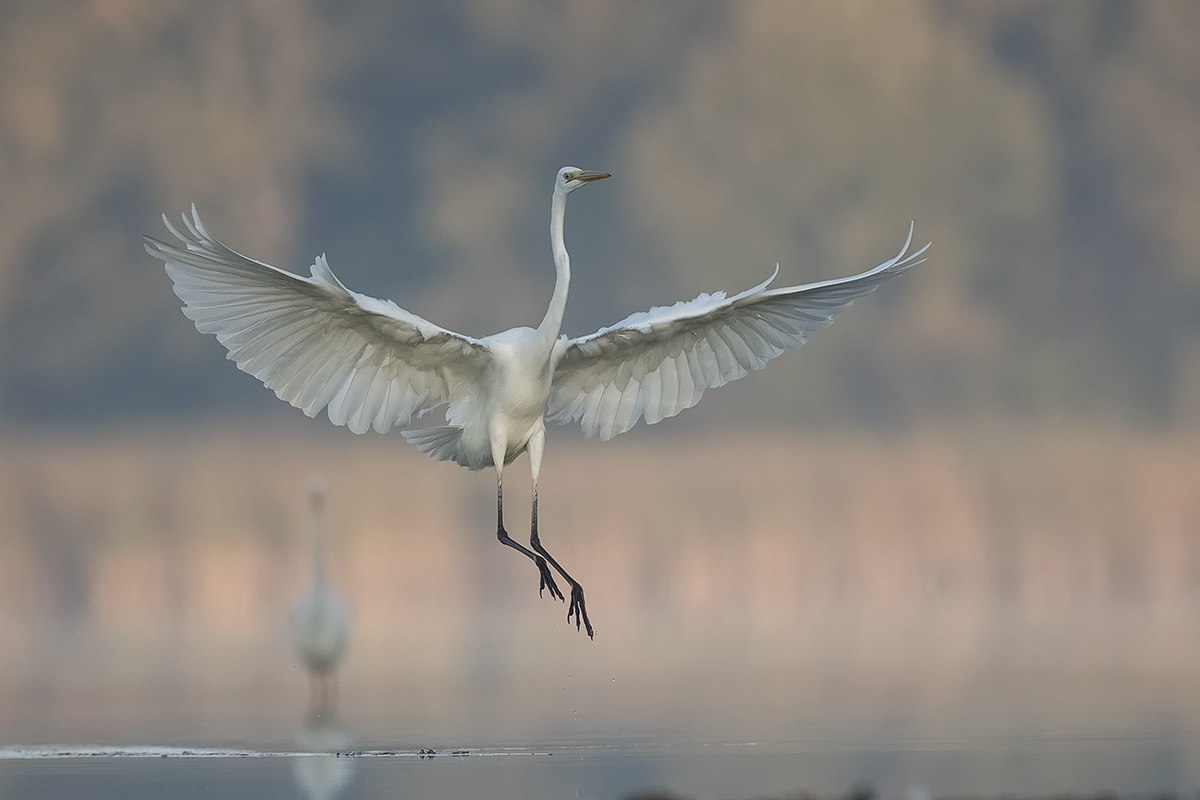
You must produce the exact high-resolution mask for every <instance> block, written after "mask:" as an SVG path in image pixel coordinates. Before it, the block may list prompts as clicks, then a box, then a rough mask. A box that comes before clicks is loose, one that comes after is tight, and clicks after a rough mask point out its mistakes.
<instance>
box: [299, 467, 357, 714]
mask: <svg viewBox="0 0 1200 800" xmlns="http://www.w3.org/2000/svg"><path fill="white" fill-rule="evenodd" d="M308 500H309V514H310V520H309V547H310V552H311V562H312V577H311V579H310V583H309V587H308V591H307V592H305V593H304V595H303V596H302V597H301V598H300V600H299V601H298V602H297V603H296V606H295V607H294V608H293V609H292V650H293V651H294V652H295V653H296V658H298V659H299V660H300V662H301V663H302V664H304V666H305V667H306V668H307V669H308V672H309V675H310V678H311V680H312V713H313V714H314V715H315V716H318V717H320V716H325V715H328V714H332V713H333V711H334V709H333V697H334V695H333V672H334V670H335V669H337V665H338V663H339V662H340V661H341V660H342V656H344V655H345V654H346V645H347V641H348V639H349V624H348V623H347V621H346V606H345V604H344V603H343V602H342V599H341V598H340V597H338V595H337V592H335V591H334V590H333V589H332V588H330V586H329V582H328V580H327V578H326V570H325V535H326V534H325V483H324V481H322V480H321V479H320V478H316V477H314V478H312V479H311V480H310V481H309V487H308Z"/></svg>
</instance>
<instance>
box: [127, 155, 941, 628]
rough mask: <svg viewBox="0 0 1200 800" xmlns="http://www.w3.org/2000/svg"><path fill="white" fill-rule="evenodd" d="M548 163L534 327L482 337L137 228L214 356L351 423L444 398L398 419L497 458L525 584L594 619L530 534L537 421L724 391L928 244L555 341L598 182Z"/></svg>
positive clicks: (188, 229)
mask: <svg viewBox="0 0 1200 800" xmlns="http://www.w3.org/2000/svg"><path fill="white" fill-rule="evenodd" d="M607 177H609V175H608V174H607V173H604V172H592V171H588V170H583V169H579V168H578V167H563V168H562V169H561V170H559V172H558V175H557V176H556V177H555V179H554V192H553V196H552V200H551V204H550V242H551V248H552V251H553V256H554V265H555V269H556V278H555V282H554V291H553V294H552V295H551V299H550V305H549V307H548V308H547V310H546V315H545V317H544V318H543V319H542V321H541V323H540V324H539V325H538V326H537V327H536V328H527V327H522V328H512V329H510V330H507V331H503V332H501V333H497V334H495V335H492V336H486V337H484V338H482V339H475V338H472V337H470V336H464V335H463V334H459V333H455V332H453V331H449V330H446V329H445V328H441V327H439V326H437V325H435V324H433V323H431V322H429V321H427V320H425V319H422V318H421V317H418V316H417V315H415V314H412V313H410V312H408V311H405V310H404V309H402V308H400V307H399V306H397V305H396V304H395V303H392V302H390V301H387V300H376V299H375V298H373V297H367V296H366V295H362V294H359V293H357V292H354V291H351V290H350V289H348V288H346V287H345V286H344V285H343V284H342V282H341V281H340V280H338V278H337V277H336V276H335V275H334V274H333V271H332V270H330V268H329V264H328V262H327V261H326V260H325V256H324V255H322V256H320V257H318V258H317V259H316V262H315V263H314V264H313V266H312V267H311V269H310V273H311V276H310V277H302V276H299V275H295V274H292V273H290V272H285V271H283V270H280V269H277V268H275V267H272V266H270V265H268V264H264V263H263V262H261V261H255V260H253V259H250V258H247V257H246V256H243V255H241V254H239V253H237V252H235V251H234V250H231V249H230V248H228V247H226V246H225V245H224V244H222V243H221V242H219V241H218V240H217V239H216V238H214V237H213V236H212V235H211V234H210V233H209V232H208V230H207V229H206V228H205V227H204V223H203V222H201V220H200V216H199V214H198V213H197V212H196V208H195V206H193V207H192V215H191V218H190V219H189V218H188V217H187V216H186V215H185V216H184V217H183V223H184V226H185V230H183V231H181V230H179V229H178V228H176V227H175V226H173V225H172V224H171V223H170V221H169V220H168V219H167V218H166V216H164V217H163V222H164V223H165V224H166V226H167V229H168V230H169V231H170V232H171V234H172V235H174V237H175V238H176V239H178V240H179V242H180V245H179V246H176V245H170V244H166V243H164V242H161V241H158V240H157V239H154V238H151V237H149V236H147V237H146V250H147V251H148V252H149V253H150V254H151V255H152V256H154V257H156V258H159V259H161V260H162V261H163V262H165V264H166V269H167V274H169V275H170V276H171V279H172V280H173V281H174V283H175V293H176V294H177V295H178V296H179V297H180V299H181V300H183V302H184V314H186V315H187V316H188V318H189V319H192V320H194V321H195V323H196V328H197V329H198V330H199V331H201V332H202V333H211V334H215V335H216V337H217V339H218V340H219V341H220V342H221V343H222V344H223V345H225V347H226V348H227V349H228V350H229V358H230V359H232V360H233V361H235V362H236V363H237V365H238V367H240V368H241V369H243V370H245V371H246V372H248V373H250V374H251V375H254V376H256V377H257V378H259V379H260V380H262V382H263V383H264V384H266V385H267V387H268V388H270V389H272V390H274V392H275V394H276V395H278V396H279V397H280V398H281V399H283V400H286V401H288V402H289V403H291V404H292V405H294V406H296V407H297V408H299V409H301V410H302V411H304V413H305V414H307V415H308V416H310V417H311V416H315V415H316V414H317V413H318V412H320V411H321V409H323V408H328V414H329V419H330V421H331V422H333V423H334V424H336V425H347V426H349V428H350V430H352V431H354V432H355V433H365V432H366V431H367V430H368V429H370V428H374V429H375V430H376V431H378V432H380V433H384V432H386V431H388V430H389V429H390V428H392V427H393V426H399V427H405V426H408V425H409V424H410V423H411V422H412V419H413V416H414V415H420V414H423V413H424V412H426V411H429V410H431V409H435V408H439V407H444V410H445V416H446V424H445V425H442V426H437V427H428V428H421V429H416V430H406V431H403V435H404V437H405V438H406V439H407V440H408V441H409V442H411V443H413V444H414V445H415V446H416V447H417V448H418V449H419V450H420V451H421V452H423V453H427V454H429V455H430V456H432V457H434V458H437V459H442V460H450V461H454V462H455V463H457V464H461V465H462V466H464V467H467V468H468V469H472V470H479V469H484V468H485V467H489V466H490V467H494V468H495V470H496V536H497V538H498V539H499V540H500V542H501V543H503V544H505V545H507V546H508V547H511V548H513V549H515V550H517V551H519V552H521V553H523V554H524V555H525V556H526V557H528V558H529V559H530V560H532V561H533V562H534V563H535V564H536V565H537V567H538V570H539V572H540V586H539V592H540V591H541V590H542V589H546V590H549V592H550V594H551V596H552V597H556V598H558V599H560V600H561V599H564V597H563V594H562V592H561V591H560V590H559V588H558V586H557V584H556V583H555V580H554V575H553V573H552V572H551V571H550V569H549V567H548V566H547V562H549V564H550V565H551V566H553V567H554V570H555V571H557V573H558V574H559V575H561V576H562V578H563V579H564V580H566V581H567V583H568V584H570V586H571V602H570V607H569V608H568V610H567V620H568V621H570V620H571V619H572V617H574V619H575V627H576V629H578V628H579V627H580V625H583V626H586V628H587V633H588V636H593V635H594V634H593V629H592V624H591V621H590V619H589V618H588V613H587V607H586V605H585V602H584V595H583V588H582V587H581V586H580V585H579V582H578V581H576V580H575V579H574V578H573V577H572V576H571V575H570V574H569V573H568V572H567V571H566V570H565V569H563V568H562V566H561V565H560V564H559V563H558V561H557V560H555V558H554V557H553V556H551V555H550V553H549V551H547V550H546V548H545V547H544V546H543V545H542V543H541V541H540V539H539V536H538V518H537V507H538V494H537V484H538V473H539V471H540V469H541V463H542V451H543V446H544V443H545V421H546V420H547V419H549V420H551V421H553V422H560V423H564V422H572V421H576V420H578V421H580V422H581V424H582V426H583V431H584V433H585V434H586V435H588V436H594V435H599V436H600V438H601V439H610V438H612V437H613V436H616V435H617V434H620V433H624V432H625V431H627V430H629V429H630V428H632V427H633V426H634V425H635V424H636V423H637V421H638V420H639V419H643V418H644V419H645V420H646V422H647V423H648V424H654V423H656V422H658V421H659V420H661V419H664V418H666V417H671V416H674V415H676V414H678V413H679V412H680V411H683V410H684V409H685V408H690V407H692V406H694V405H695V404H696V403H697V402H699V401H700V398H701V396H702V395H703V394H704V391H705V390H706V389H710V388H714V387H717V386H722V385H724V384H726V383H729V382H730V381H733V380H737V379H738V378H741V377H743V376H745V375H746V374H748V373H749V372H751V371H752V370H756V369H761V368H762V367H764V366H766V364H767V362H768V361H770V360H771V359H773V358H775V357H776V356H778V355H780V354H781V353H783V352H784V351H785V350H792V349H795V348H798V347H800V346H801V345H802V344H804V342H805V341H806V340H807V338H808V336H809V335H810V334H811V333H813V332H815V331H817V330H820V329H821V328H824V327H825V326H827V325H829V324H830V322H832V321H833V317H834V316H835V315H836V314H837V313H839V312H841V311H842V310H843V309H845V308H846V307H847V306H849V305H850V303H851V302H852V301H853V300H855V299H856V298H858V297H861V296H863V295H865V294H868V293H870V292H872V291H874V290H875V288H876V287H877V286H878V285H879V284H880V283H882V282H883V281H885V280H887V279H889V278H892V277H894V276H896V275H899V274H900V273H901V272H903V271H904V270H906V269H908V268H909V267H911V266H913V265H914V264H918V263H920V262H921V261H923V260H924V259H922V258H921V256H922V255H923V254H924V253H925V251H926V249H927V248H928V247H929V245H928V244H926V245H925V246H924V247H921V248H919V249H918V250H916V251H914V252H911V253H909V252H908V248H909V245H910V244H912V227H911V226H910V228H909V233H908V239H907V240H906V241H905V243H904V247H902V248H901V249H900V252H899V253H898V254H897V255H896V256H895V257H894V258H891V259H888V260H887V261H885V262H884V263H882V264H880V265H879V266H878V267H876V268H874V269H872V270H869V271H867V272H863V273H861V274H859V275H854V276H852V277H849V278H842V279H839V280H830V281H821V282H819V283H811V284H807V285H804V286H791V287H781V288H777V289H770V288H768V287H769V286H770V284H771V282H772V281H773V280H774V279H775V275H777V274H778V272H779V267H778V265H776V267H775V273H774V274H772V275H771V277H770V278H768V279H767V280H766V281H764V282H763V283H761V284H759V285H758V286H755V287H753V288H751V289H747V290H746V291H744V292H741V293H739V294H735V295H733V296H732V297H727V296H726V295H725V293H724V292H717V293H715V294H701V295H700V296H699V297H697V298H696V299H695V300H691V301H688V302H680V303H676V304H675V305H673V306H667V307H660V308H652V309H650V310H649V311H643V312H639V313H637V314H633V315H631V316H629V317H627V318H626V319H624V320H622V321H621V322H618V323H616V324H615V325H612V326H610V327H607V328H602V329H601V330H599V331H597V332H595V333H593V334H590V335H588V336H582V337H579V338H577V339H569V338H567V337H565V336H562V337H560V336H559V329H560V327H561V325H562V320H563V312H564V311H565V309H566V305H567V289H568V286H569V284H570V280H571V265H570V259H569V257H568V255H567V249H566V246H565V245H564V243H563V215H564V212H565V210H566V204H567V197H568V196H569V195H570V194H571V193H572V192H574V191H575V190H576V189H579V188H580V187H583V186H586V185H588V184H590V183H593V182H595V181H598V180H600V179H602V178H607ZM526 451H528V453H529V464H530V469H531V472H532V478H533V508H532V512H531V520H530V542H529V544H530V546H529V548H526V547H525V546H523V545H521V544H520V543H518V542H516V541H514V540H513V539H512V538H511V537H510V536H509V535H508V532H507V531H506V530H505V528H504V491H503V468H504V466H505V465H506V464H508V463H510V462H512V461H513V459H515V458H516V457H517V456H518V455H520V454H521V453H523V452H526Z"/></svg>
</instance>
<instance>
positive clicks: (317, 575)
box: [308, 491, 325, 588]
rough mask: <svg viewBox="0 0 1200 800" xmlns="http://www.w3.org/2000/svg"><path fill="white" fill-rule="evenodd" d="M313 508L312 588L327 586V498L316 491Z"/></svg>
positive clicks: (311, 530) (313, 494)
mask: <svg viewBox="0 0 1200 800" xmlns="http://www.w3.org/2000/svg"><path fill="white" fill-rule="evenodd" d="M309 502H310V504H311V506H312V510H311V519H310V520H309V523H308V524H309V544H310V545H311V549H312V586H313V588H324V586H325V530H324V528H325V497H324V494H323V493H322V492H319V491H314V492H312V494H311V495H310V497H309Z"/></svg>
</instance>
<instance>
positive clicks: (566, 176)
mask: <svg viewBox="0 0 1200 800" xmlns="http://www.w3.org/2000/svg"><path fill="white" fill-rule="evenodd" d="M573 180H575V173H574V172H564V173H563V183H570V182H571V181H573Z"/></svg>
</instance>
